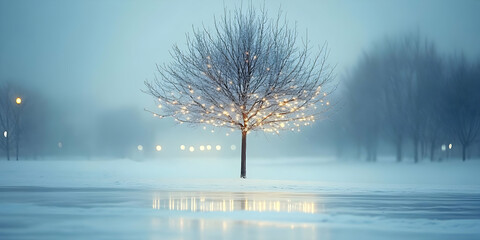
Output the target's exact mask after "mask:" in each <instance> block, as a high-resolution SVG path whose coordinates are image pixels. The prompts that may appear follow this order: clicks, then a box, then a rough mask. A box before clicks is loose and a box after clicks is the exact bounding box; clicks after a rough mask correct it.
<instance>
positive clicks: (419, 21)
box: [0, 0, 480, 141]
mask: <svg viewBox="0 0 480 240" xmlns="http://www.w3.org/2000/svg"><path fill="white" fill-rule="evenodd" d="M237 2H239V1H226V0H224V1H223V0H208V1H193V0H188V1H162V0H157V1H147V0H144V1H140V0H139V1H122V0H101V1H93V0H87V1H72V0H42V1H36V0H15V1H14V0H0V81H1V82H4V81H14V82H17V83H20V84H22V85H26V86H28V87H29V88H31V89H35V91H37V92H38V93H40V94H42V95H44V96H46V97H47V98H48V100H50V101H52V102H56V103H58V106H59V107H61V108H64V109H67V110H68V112H69V114H68V116H64V117H65V119H67V120H69V121H72V122H73V123H74V124H77V123H78V124H85V122H88V121H89V120H88V117H86V116H91V114H95V113H96V112H101V111H103V110H104V109H109V108H122V107H132V108H137V109H140V110H141V109H143V108H144V107H152V106H153V102H152V99H151V97H149V96H147V95H145V94H143V93H141V92H140V89H142V88H143V81H144V80H146V79H152V77H153V74H154V72H155V64H156V63H160V64H161V63H165V62H169V61H170V56H169V51H170V49H171V47H172V45H173V44H175V43H178V44H179V45H180V46H181V47H182V46H183V44H184V43H185V34H186V33H190V32H191V31H192V25H193V26H200V25H201V24H202V23H203V24H204V25H205V26H207V27H209V26H211V25H212V23H213V16H214V15H217V16H219V15H221V14H222V12H223V9H224V6H226V7H227V8H233V7H235V6H236V4H238V3H237ZM258 2H259V3H256V1H255V3H254V5H258V6H260V5H262V4H265V6H266V8H267V10H268V11H269V12H270V13H271V14H272V15H274V14H275V13H276V12H277V10H278V9H279V8H281V9H282V10H283V11H284V12H285V13H286V14H287V18H288V19H289V20H290V21H292V22H296V24H297V26H298V30H299V31H300V33H305V30H308V36H309V39H310V41H311V43H312V44H314V45H319V46H320V45H322V44H323V43H324V42H327V43H328V46H329V48H330V51H331V55H330V56H331V57H330V63H332V64H337V65H338V67H337V75H339V76H341V75H342V73H343V72H344V71H345V70H346V69H348V68H349V67H351V66H352V65H353V64H354V63H355V60H356V59H357V58H358V57H359V55H360V54H361V53H362V51H364V50H365V49H367V48H370V47H374V43H375V41H380V40H381V39H382V38H384V37H386V36H395V35H401V34H403V33H405V32H409V31H410V32H411V31H416V30H419V31H420V32H421V33H422V34H424V35H425V36H426V37H428V38H430V39H432V40H433V41H434V42H436V44H437V46H438V47H439V49H440V51H441V52H442V53H453V52H460V51H464V52H465V54H466V55H467V56H468V57H471V58H475V57H478V56H480V44H478V43H479V42H480V25H479V23H480V14H478V13H479V12H480V1H475V0H462V1H449V0H424V1H414V0H402V1H400V0H399V1H381V0H368V1H367V0H366V1H355V0H351V1H346V0H335V1H333V0H327V1H302V0H298V1H272V0H266V1H265V2H263V1H258ZM140 114H142V115H143V112H141V111H140ZM146 116H148V114H147V113H145V117H146ZM162 121H163V122H162V123H159V125H163V124H166V125H168V124H167V123H166V122H168V121H169V120H162ZM235 141H236V139H235Z"/></svg>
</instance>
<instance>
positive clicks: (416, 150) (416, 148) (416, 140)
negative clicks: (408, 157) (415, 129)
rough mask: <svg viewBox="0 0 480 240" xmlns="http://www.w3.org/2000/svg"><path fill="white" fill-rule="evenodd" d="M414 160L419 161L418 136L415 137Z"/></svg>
mask: <svg viewBox="0 0 480 240" xmlns="http://www.w3.org/2000/svg"><path fill="white" fill-rule="evenodd" d="M413 160H414V161H415V163H418V138H414V139H413Z"/></svg>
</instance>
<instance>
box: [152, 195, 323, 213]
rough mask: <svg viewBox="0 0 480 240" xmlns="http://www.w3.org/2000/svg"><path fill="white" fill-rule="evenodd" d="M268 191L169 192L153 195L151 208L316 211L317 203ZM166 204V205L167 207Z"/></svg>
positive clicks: (205, 210)
mask: <svg viewBox="0 0 480 240" xmlns="http://www.w3.org/2000/svg"><path fill="white" fill-rule="evenodd" d="M270 198H275V196H272V195H271V194H268V193H255V194H251V195H242V196H231V197H218V196H208V194H207V195H200V196H197V197H194V196H188V195H187V194H185V195H182V194H178V195H177V194H173V195H172V194H170V195H169V196H163V197H162V196H154V198H153V204H152V208H153V209H166V210H175V211H191V212H197V211H199V212H232V211H252V212H289V213H290V212H300V213H309V214H314V213H317V212H318V210H317V204H318V203H315V202H313V201H301V200H304V199H301V200H300V199H295V198H293V199H290V198H288V199H287V198H284V197H280V199H281V200H277V199H278V198H275V200H273V199H270ZM167 205H168V207H167Z"/></svg>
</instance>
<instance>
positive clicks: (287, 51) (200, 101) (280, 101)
mask: <svg viewBox="0 0 480 240" xmlns="http://www.w3.org/2000/svg"><path fill="white" fill-rule="evenodd" d="M214 26H215V28H214V30H213V31H210V30H208V29H206V28H203V29H198V30H194V33H193V39H192V38H188V37H187V49H186V50H185V51H182V50H181V49H180V48H179V47H178V46H174V48H173V52H172V57H173V59H174V60H173V62H172V63H170V64H169V65H163V66H158V67H157V68H158V73H159V77H158V78H155V80H154V81H153V82H145V84H146V87H147V90H146V92H147V93H148V94H150V95H152V96H154V97H155V98H156V99H158V100H159V104H160V105H159V107H161V109H160V110H159V111H160V113H155V115H156V116H158V117H160V118H163V117H172V118H174V119H175V120H176V121H178V122H180V123H190V124H194V125H197V124H207V125H212V126H214V127H226V128H231V129H237V130H240V131H241V133H242V148H241V171H240V177H241V178H245V177H246V139H247V133H249V132H251V131H255V130H263V131H265V132H273V133H279V132H280V131H282V130H293V131H296V130H297V129H298V128H299V127H300V126H303V125H309V124H310V123H311V122H313V121H315V119H316V116H317V115H319V114H320V113H322V112H323V111H325V110H326V109H328V107H329V105H330V103H329V102H328V101H326V100H325V97H326V96H327V95H328V94H329V93H330V91H331V90H327V88H326V84H327V83H328V82H330V80H331V79H332V68H330V67H329V66H328V65H327V63H326V60H327V50H326V49H325V47H323V48H321V49H320V51H319V52H318V53H312V50H311V48H310V46H309V45H308V41H307V40H304V41H302V44H300V45H299V44H297V32H296V29H295V28H293V29H292V28H290V26H289V25H288V24H287V22H286V21H284V20H282V14H281V13H279V14H278V16H277V18H276V19H273V20H272V19H269V18H268V17H267V13H266V12H265V10H261V11H260V13H259V14H257V11H256V10H254V8H253V7H250V8H248V9H247V10H245V11H244V10H242V9H236V10H235V11H234V12H227V11H225V14H224V16H223V17H222V18H220V19H219V20H216V21H215V25H214Z"/></svg>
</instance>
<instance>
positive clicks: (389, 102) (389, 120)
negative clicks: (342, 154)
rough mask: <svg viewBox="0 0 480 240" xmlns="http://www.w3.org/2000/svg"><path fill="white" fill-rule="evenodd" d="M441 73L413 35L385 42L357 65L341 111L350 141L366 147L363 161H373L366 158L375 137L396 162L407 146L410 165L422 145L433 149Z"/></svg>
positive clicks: (429, 45) (424, 43)
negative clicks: (385, 143) (387, 146)
mask: <svg viewBox="0 0 480 240" xmlns="http://www.w3.org/2000/svg"><path fill="white" fill-rule="evenodd" d="M442 68H443V64H442V61H441V58H440V57H439V56H438V54H437V51H436V48H435V46H434V44H433V42H431V41H429V40H428V39H426V38H423V37H422V36H421V35H420V34H419V33H412V34H407V35H405V36H402V37H400V38H394V39H392V38H390V39H385V40H384V41H383V42H380V43H378V44H376V45H375V48H372V49H371V50H369V51H367V52H366V53H365V54H364V55H363V56H362V57H361V58H360V59H359V62H358V63H357V65H356V66H355V67H354V68H353V71H352V72H351V74H350V76H349V79H348V80H347V84H348V86H349V91H348V93H347V95H348V96H347V97H346V98H347V99H348V102H349V105H350V108H347V111H350V115H351V116H350V121H351V122H352V123H351V126H352V127H353V128H355V129H356V130H355V129H354V130H352V132H353V133H354V134H356V135H355V138H356V139H358V141H360V142H361V143H363V144H364V145H366V150H367V159H370V160H372V159H374V158H375V157H369V155H372V156H376V153H374V152H376V146H377V144H376V142H377V141H378V139H380V138H381V137H386V138H387V139H391V141H392V143H393V145H394V148H395V152H396V159H397V161H402V158H403V148H404V142H406V141H408V140H411V142H412V144H413V159H414V161H415V162H418V161H419V153H420V152H422V155H421V156H423V155H425V154H424V153H425V152H426V145H427V144H430V146H431V149H433V148H434V146H435V144H436V143H437V142H438V136H439V126H440V125H441V124H440V123H439V122H440V120H439V119H440V118H439V116H438V108H437V105H438V104H437V103H438V101H436V100H438V98H439V97H440V96H439V87H438V86H437V85H439V84H440V83H441V79H442V77H443V75H442ZM357 135H359V136H357ZM369 152H370V153H369ZM433 152H434V151H433V150H431V157H432V158H433Z"/></svg>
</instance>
